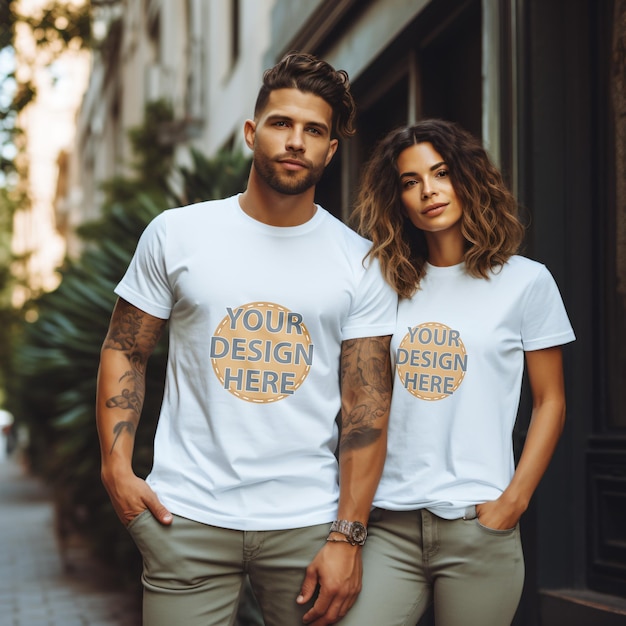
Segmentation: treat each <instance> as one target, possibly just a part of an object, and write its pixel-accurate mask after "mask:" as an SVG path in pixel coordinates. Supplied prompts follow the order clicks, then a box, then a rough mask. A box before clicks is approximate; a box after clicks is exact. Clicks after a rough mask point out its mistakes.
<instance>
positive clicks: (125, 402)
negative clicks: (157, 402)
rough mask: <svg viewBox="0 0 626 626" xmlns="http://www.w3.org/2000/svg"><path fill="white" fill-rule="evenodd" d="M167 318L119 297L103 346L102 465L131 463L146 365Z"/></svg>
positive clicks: (98, 401) (99, 401)
mask: <svg viewBox="0 0 626 626" xmlns="http://www.w3.org/2000/svg"><path fill="white" fill-rule="evenodd" d="M164 324H165V322H164V321H163V320H160V319H157V318H154V317H152V316H149V315H147V314H146V313H143V312H142V311H140V310H138V309H137V308H135V307H133V306H132V305H130V304H128V303H127V302H124V301H123V300H120V301H118V303H117V305H116V307H115V310H114V312H113V315H112V317H111V324H110V326H109V332H108V333H107V336H106V339H105V341H104V344H103V346H102V351H101V359H100V368H99V371H98V388H97V398H96V419H97V424H98V433H99V436H100V445H101V449H102V461H103V466H104V465H107V464H108V463H109V462H111V463H113V462H116V461H119V460H121V461H122V462H127V463H129V464H130V460H131V457H132V449H133V445H134V440H135V432H136V429H137V426H138V424H139V418H140V416H141V410H142V407H143V401H144V394H145V377H146V366H147V362H148V359H149V357H150V355H151V354H152V351H153V350H154V346H155V345H156V343H157V342H158V340H159V337H160V336H161V332H162V329H163V326H164Z"/></svg>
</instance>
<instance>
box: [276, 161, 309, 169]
mask: <svg viewBox="0 0 626 626" xmlns="http://www.w3.org/2000/svg"><path fill="white" fill-rule="evenodd" d="M278 162H279V163H280V164H281V165H284V166H285V168H286V169H288V170H299V169H303V168H307V167H309V165H308V163H306V162H305V161H299V160H298V159H278Z"/></svg>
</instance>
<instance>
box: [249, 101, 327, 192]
mask: <svg viewBox="0 0 626 626" xmlns="http://www.w3.org/2000/svg"><path fill="white" fill-rule="evenodd" d="M332 115H333V112H332V108H331V106H330V105H329V104H328V103H327V102H326V101H325V100H323V99H322V98H320V97H319V96H316V95H313V94H311V93H304V92H302V91H300V90H298V89H277V90H275V91H272V92H271V93H270V96H269V100H268V102H267V105H266V107H265V108H264V109H263V110H262V111H261V112H260V113H259V115H258V117H257V118H256V119H255V120H254V122H252V121H248V122H246V126H245V128H244V134H245V138H246V142H247V144H248V146H249V147H250V148H252V150H253V151H254V154H253V166H254V169H255V170H256V172H257V174H258V175H259V177H260V179H261V180H262V181H263V182H265V184H267V185H268V187H270V188H271V189H273V190H274V191H276V192H278V193H281V194H285V195H297V194H301V193H303V192H305V191H306V190H307V189H310V188H311V187H314V186H315V185H316V184H317V182H318V181H319V179H320V178H321V177H322V174H323V173H324V169H325V168H326V166H327V165H328V164H329V163H330V160H331V159H332V157H333V155H334V154H335V151H336V149H337V140H336V139H331V137H330V133H331V128H332Z"/></svg>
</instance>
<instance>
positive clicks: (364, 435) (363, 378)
mask: <svg viewBox="0 0 626 626" xmlns="http://www.w3.org/2000/svg"><path fill="white" fill-rule="evenodd" d="M390 339H391V338H390V337H389V336H386V337H366V338H363V339H351V340H348V341H344V342H343V344H342V352H341V388H342V411H341V441H340V446H341V449H343V450H346V449H355V448H363V447H366V446H368V445H369V444H371V443H373V442H374V441H376V440H377V439H378V438H379V437H380V436H381V432H382V431H381V428H380V426H379V425H378V424H379V420H380V419H381V418H384V417H385V416H386V415H387V413H388V411H389V403H390V399H391V364H390V359H389V342H390Z"/></svg>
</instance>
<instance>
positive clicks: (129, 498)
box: [102, 473, 172, 526]
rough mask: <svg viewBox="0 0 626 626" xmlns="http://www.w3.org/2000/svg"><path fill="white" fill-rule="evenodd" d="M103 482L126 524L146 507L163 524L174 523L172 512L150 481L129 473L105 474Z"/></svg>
mask: <svg viewBox="0 0 626 626" xmlns="http://www.w3.org/2000/svg"><path fill="white" fill-rule="evenodd" d="M102 482H103V483H104V486H105V488H106V490H107V492H108V494H109V497H110V498H111V503H112V504H113V508H114V509H115V513H116V514H117V516H118V517H119V519H120V521H121V522H122V524H124V526H128V524H130V523H131V522H132V521H133V520H134V519H135V518H136V517H137V516H138V515H139V514H140V513H143V511H145V510H146V509H149V510H150V512H151V513H152V515H153V516H154V517H155V518H156V519H157V520H158V521H159V522H161V524H165V525H168V524H171V523H172V514H171V513H170V512H169V511H168V510H167V509H166V508H165V507H164V506H163V505H162V504H161V502H160V500H159V499H158V498H157V495H156V494H155V493H154V491H152V489H151V488H150V487H149V486H148V483H146V481H145V480H142V479H141V478H139V477H138V476H136V475H135V474H133V473H129V474H127V475H124V476H123V477H117V478H116V479H112V478H110V477H109V478H105V476H104V475H103V477H102Z"/></svg>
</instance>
